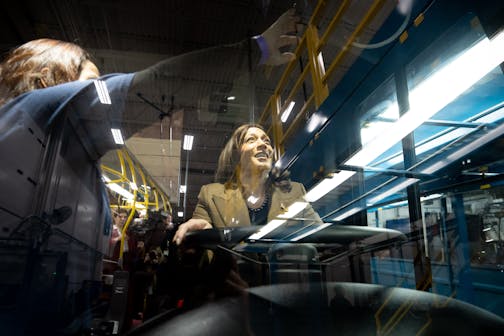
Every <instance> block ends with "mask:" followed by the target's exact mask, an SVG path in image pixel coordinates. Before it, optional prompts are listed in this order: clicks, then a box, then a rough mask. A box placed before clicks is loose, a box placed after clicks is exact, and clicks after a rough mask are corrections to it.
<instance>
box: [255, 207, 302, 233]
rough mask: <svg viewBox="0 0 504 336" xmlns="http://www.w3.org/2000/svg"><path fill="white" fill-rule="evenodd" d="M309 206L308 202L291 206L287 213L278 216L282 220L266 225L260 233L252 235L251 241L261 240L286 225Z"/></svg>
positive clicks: (275, 220)
mask: <svg viewBox="0 0 504 336" xmlns="http://www.w3.org/2000/svg"><path fill="white" fill-rule="evenodd" d="M307 206H308V203H307V202H295V203H293V204H291V205H290V206H289V208H288V209H287V211H286V212H285V213H283V214H281V215H278V216H277V218H281V219H273V220H271V221H270V222H269V223H268V224H266V225H264V226H263V227H262V228H261V229H260V230H259V231H257V232H256V233H254V234H252V235H250V237H249V239H251V240H255V239H261V238H262V237H264V236H266V235H267V234H268V233H270V232H271V231H273V230H275V229H277V228H278V227H279V226H281V225H282V224H284V223H285V222H286V221H287V219H290V218H293V217H294V216H296V215H297V214H298V213H300V212H301V211H303V210H304V209H305V208H306V207H307Z"/></svg>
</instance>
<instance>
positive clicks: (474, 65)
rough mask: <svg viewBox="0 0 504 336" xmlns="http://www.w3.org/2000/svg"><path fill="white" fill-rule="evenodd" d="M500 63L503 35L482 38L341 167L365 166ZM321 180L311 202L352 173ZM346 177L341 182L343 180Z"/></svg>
mask: <svg viewBox="0 0 504 336" xmlns="http://www.w3.org/2000/svg"><path fill="white" fill-rule="evenodd" d="M503 60H504V32H501V33H499V34H498V35H497V36H496V37H494V38H493V39H492V40H489V39H488V38H485V39H483V40H481V41H479V42H478V43H476V44H475V45H474V46H473V47H472V48H470V49H468V50H466V51H464V52H463V53H461V54H460V55H459V56H458V57H456V58H455V59H454V60H453V61H452V62H450V63H448V64H446V65H445V66H444V67H442V68H441V69H439V70H438V71H436V72H435V73H433V74H432V75H431V76H430V77H428V78H427V79H425V80H424V81H423V82H421V83H420V84H419V85H417V86H416V87H415V88H414V89H413V90H411V92H410V94H409V102H410V109H409V110H408V111H407V112H406V113H405V114H403V115H402V116H401V118H399V119H398V120H397V121H396V122H394V123H391V124H390V125H389V126H388V127H387V128H386V129H383V130H382V132H381V134H380V135H379V136H377V137H376V138H375V139H373V140H371V141H369V142H368V143H367V144H366V145H365V146H363V148H362V149H361V150H360V151H358V152H357V153H356V154H355V155H353V156H352V157H351V158H350V159H349V160H347V161H346V162H345V163H344V165H350V166H367V165H369V164H370V163H371V162H372V161H373V160H375V159H376V158H377V157H378V156H380V155H381V154H383V153H384V152H385V151H386V150H388V149H389V148H390V147H392V146H393V145H395V144H396V143H397V142H399V141H400V140H401V139H403V138H404V137H405V136H406V135H408V134H410V133H411V132H413V131H414V130H415V129H416V128H417V127H418V126H420V125H421V124H422V123H423V122H425V121H426V120H428V119H429V118H431V117H432V116H433V115H435V114H436V113H437V112H438V111H440V110H441V109H442V108H444V107H445V106H446V105H448V104H449V103H451V102H452V101H453V100H455V99H456V98H457V97H458V96H459V95H461V94H462V93H463V92H465V91H466V90H468V89H469V88H470V87H471V86H472V85H473V84H474V83H477V82H478V81H479V80H480V79H481V78H483V77H484V76H485V75H486V74H487V73H489V72H490V71H492V70H493V69H494V68H495V67H497V66H498V65H499V64H501V63H502V61H503ZM350 173H351V174H346V175H347V176H345V175H342V176H340V177H339V178H338V175H341V173H340V174H337V175H335V176H334V177H333V179H335V180H334V181H331V179H329V181H326V180H328V179H326V180H324V181H322V183H325V184H324V186H323V187H322V183H319V184H318V185H317V186H315V187H314V188H313V189H311V190H310V191H309V192H308V194H307V200H308V201H310V202H314V201H316V200H318V199H320V198H321V197H322V196H324V195H325V194H327V193H328V192H329V191H331V190H332V189H334V188H336V187H337V186H338V185H340V184H341V183H343V182H344V181H345V180H346V179H348V178H350V177H351V176H352V175H353V174H354V173H353V172H350ZM344 177H346V178H345V179H344V180H343V178H344Z"/></svg>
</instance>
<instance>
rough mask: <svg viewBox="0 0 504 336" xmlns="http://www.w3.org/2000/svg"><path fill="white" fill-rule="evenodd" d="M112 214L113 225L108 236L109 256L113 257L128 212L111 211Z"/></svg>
mask: <svg viewBox="0 0 504 336" xmlns="http://www.w3.org/2000/svg"><path fill="white" fill-rule="evenodd" d="M112 214H113V216H112V218H113V223H114V224H113V226H112V234H111V236H110V247H109V251H110V252H109V256H113V254H114V249H115V246H116V244H117V243H120V241H121V237H122V231H123V228H124V224H126V220H127V219H128V210H126V209H123V208H118V209H117V210H115V209H112Z"/></svg>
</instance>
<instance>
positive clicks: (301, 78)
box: [282, 65, 310, 109]
mask: <svg viewBox="0 0 504 336" xmlns="http://www.w3.org/2000/svg"><path fill="white" fill-rule="evenodd" d="M309 71H310V65H308V66H307V67H305V68H304V70H303V72H302V73H301V75H299V77H298V79H297V81H296V83H295V84H294V86H293V87H292V89H291V90H290V92H289V95H288V96H287V98H286V99H285V103H284V104H283V105H282V109H283V107H284V106H285V105H287V103H289V102H290V101H291V100H292V99H293V98H294V95H295V93H296V92H297V91H299V88H300V87H301V85H302V84H303V82H304V80H305V77H306V75H307V74H308V72H309Z"/></svg>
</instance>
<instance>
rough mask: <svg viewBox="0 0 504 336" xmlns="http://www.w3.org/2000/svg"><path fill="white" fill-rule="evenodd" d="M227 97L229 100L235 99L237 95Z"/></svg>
mask: <svg viewBox="0 0 504 336" xmlns="http://www.w3.org/2000/svg"><path fill="white" fill-rule="evenodd" d="M226 99H227V100H229V101H231V100H235V99H236V97H235V96H229V97H227V98H226Z"/></svg>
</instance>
